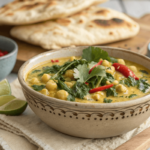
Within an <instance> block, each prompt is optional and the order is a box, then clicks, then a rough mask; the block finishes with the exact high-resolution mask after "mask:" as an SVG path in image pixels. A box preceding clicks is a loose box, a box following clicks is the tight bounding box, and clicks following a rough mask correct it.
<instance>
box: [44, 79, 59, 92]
mask: <svg viewBox="0 0 150 150" xmlns="http://www.w3.org/2000/svg"><path fill="white" fill-rule="evenodd" d="M46 88H47V89H48V90H50V91H52V90H56V89H57V84H56V83H55V82H54V81H53V80H49V81H48V82H47V83H46Z"/></svg>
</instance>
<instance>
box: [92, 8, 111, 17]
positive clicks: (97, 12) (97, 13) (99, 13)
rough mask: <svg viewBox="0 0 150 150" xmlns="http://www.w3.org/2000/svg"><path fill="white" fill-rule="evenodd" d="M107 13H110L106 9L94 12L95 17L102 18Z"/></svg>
mask: <svg viewBox="0 0 150 150" xmlns="http://www.w3.org/2000/svg"><path fill="white" fill-rule="evenodd" d="M108 13H110V11H109V10H107V9H102V10H98V11H96V12H95V14H96V15H103V16H107V14H108Z"/></svg>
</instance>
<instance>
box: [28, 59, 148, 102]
mask: <svg viewBox="0 0 150 150" xmlns="http://www.w3.org/2000/svg"><path fill="white" fill-rule="evenodd" d="M70 58H71V57H67V58H59V62H56V63H52V62H51V60H49V61H46V62H45V63H42V64H39V65H38V66H37V67H35V68H33V69H32V70H31V71H30V72H29V73H28V75H27V78H26V82H27V84H28V85H29V86H30V87H32V85H34V84H33V83H32V82H31V80H32V79H33V78H37V79H38V83H36V85H41V84H42V85H45V84H46V83H45V82H43V81H42V80H41V76H38V74H40V73H42V71H39V72H36V73H32V72H33V71H34V70H42V68H43V67H46V66H52V65H63V64H64V63H65V62H67V61H70ZM80 58H81V57H76V59H80ZM54 60H55V59H54ZM125 65H126V66H127V67H129V66H135V67H136V68H137V72H134V73H135V75H136V76H137V77H139V78H144V79H147V80H148V83H150V71H149V70H148V69H146V68H145V67H143V66H141V65H139V64H136V63H133V62H130V61H126V60H125ZM139 70H145V71H147V72H148V74H144V73H142V72H140V71H139ZM49 75H51V76H52V75H53V74H49ZM113 76H114V78H115V79H116V80H121V79H124V78H125V77H124V76H123V75H122V74H121V73H119V72H117V71H115V72H114V74H113ZM68 82H73V81H68ZM74 82H75V81H74ZM126 88H127V92H125V93H118V96H117V97H114V96H109V97H106V91H101V92H100V97H101V99H100V100H94V99H93V98H92V96H93V94H89V95H87V96H86V97H85V99H79V98H76V99H75V101H76V102H81V103H103V99H104V98H108V99H111V100H113V101H112V103H114V102H122V101H128V100H132V99H135V98H139V97H142V96H144V95H147V94H149V91H148V92H147V93H143V92H142V91H140V90H139V89H137V87H128V86H126ZM57 91H58V89H56V90H52V91H49V94H48V95H47V96H49V97H55V98H57V97H56V92H57ZM39 92H41V91H39ZM131 94H137V96H136V97H133V98H129V96H130V95H131Z"/></svg>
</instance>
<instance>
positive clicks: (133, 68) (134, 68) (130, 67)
mask: <svg viewBox="0 0 150 150" xmlns="http://www.w3.org/2000/svg"><path fill="white" fill-rule="evenodd" d="M129 69H131V70H132V71H133V72H137V68H136V67H135V66H129Z"/></svg>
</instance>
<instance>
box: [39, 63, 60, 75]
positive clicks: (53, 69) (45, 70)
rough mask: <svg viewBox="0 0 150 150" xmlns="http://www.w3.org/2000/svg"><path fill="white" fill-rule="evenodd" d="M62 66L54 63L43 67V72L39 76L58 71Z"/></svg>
mask: <svg viewBox="0 0 150 150" xmlns="http://www.w3.org/2000/svg"><path fill="white" fill-rule="evenodd" d="M60 68H61V66H59V65H53V66H51V67H50V66H46V67H43V72H42V73H40V74H38V76H42V75H43V74H45V73H46V74H49V73H56V72H58V71H59V70H60Z"/></svg>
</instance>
